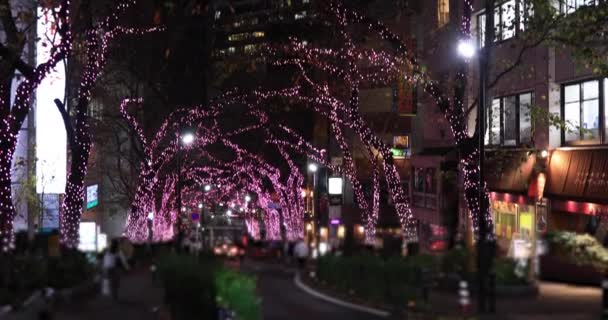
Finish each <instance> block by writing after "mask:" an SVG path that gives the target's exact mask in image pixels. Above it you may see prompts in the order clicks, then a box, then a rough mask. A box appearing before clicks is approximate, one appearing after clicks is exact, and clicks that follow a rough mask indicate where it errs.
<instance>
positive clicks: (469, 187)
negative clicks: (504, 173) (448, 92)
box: [459, 137, 494, 236]
mask: <svg viewBox="0 0 608 320" xmlns="http://www.w3.org/2000/svg"><path fill="white" fill-rule="evenodd" d="M476 146H477V139H476V138H475V137H474V138H469V139H467V140H466V141H465V142H464V143H462V144H461V145H460V146H459V149H460V155H461V161H462V164H463V167H462V175H463V178H464V196H465V200H466V201H467V207H468V208H469V215H470V218H471V220H472V222H473V229H474V231H475V234H477V230H478V228H479V217H478V214H485V216H486V219H485V221H486V230H487V234H488V235H489V236H492V235H493V234H494V232H493V230H494V223H493V221H492V218H491V215H490V198H489V196H488V191H487V186H486V185H484V186H483V188H484V189H486V191H485V192H484V195H485V197H484V199H482V200H483V201H484V202H485V208H486V209H487V210H486V212H479V213H478V214H475V212H476V211H478V209H479V188H482V186H480V185H479V152H478V150H477V147H476Z"/></svg>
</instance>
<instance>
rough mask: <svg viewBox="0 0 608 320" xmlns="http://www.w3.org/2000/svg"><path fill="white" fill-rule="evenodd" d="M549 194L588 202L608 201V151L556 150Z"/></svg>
mask: <svg viewBox="0 0 608 320" xmlns="http://www.w3.org/2000/svg"><path fill="white" fill-rule="evenodd" d="M547 180H548V186H547V193H550V194H552V195H556V196H560V197H574V198H579V199H585V200H587V199H588V201H589V202H599V201H606V200H608V192H606V189H607V188H608V153H606V151H605V150H568V151H566V150H556V151H554V152H553V154H552V155H551V162H550V163H549V170H548V179H547Z"/></svg>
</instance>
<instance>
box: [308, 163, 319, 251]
mask: <svg viewBox="0 0 608 320" xmlns="http://www.w3.org/2000/svg"><path fill="white" fill-rule="evenodd" d="M317 171H319V166H318V165H317V164H316V163H309V164H308V172H310V173H312V197H311V201H312V217H313V225H314V228H313V238H314V239H315V242H316V247H317V248H318V247H319V240H320V234H319V228H320V225H321V222H320V220H319V217H318V212H317V209H318V208H317V199H318V197H317V193H318V192H317ZM317 252H318V250H317Z"/></svg>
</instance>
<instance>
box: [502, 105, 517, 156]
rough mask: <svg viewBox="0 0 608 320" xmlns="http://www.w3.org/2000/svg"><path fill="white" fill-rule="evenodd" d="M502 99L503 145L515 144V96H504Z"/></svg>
mask: <svg viewBox="0 0 608 320" xmlns="http://www.w3.org/2000/svg"><path fill="white" fill-rule="evenodd" d="M503 101H504V102H503V112H502V123H503V128H504V133H503V134H504V137H503V145H505V146H514V145H517V97H516V96H510V97H505V98H504V99H503Z"/></svg>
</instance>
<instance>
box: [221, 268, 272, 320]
mask: <svg viewBox="0 0 608 320" xmlns="http://www.w3.org/2000/svg"><path fill="white" fill-rule="evenodd" d="M215 285H216V287H217V304H218V305H219V306H221V307H222V308H225V309H229V310H232V311H234V312H235V313H236V320H259V319H260V316H261V312H260V302H259V299H258V298H257V296H256V294H255V287H256V282H255V279H253V278H251V277H249V276H246V275H243V274H240V273H238V272H235V271H232V270H229V269H225V268H221V269H220V270H218V271H216V273H215Z"/></svg>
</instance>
